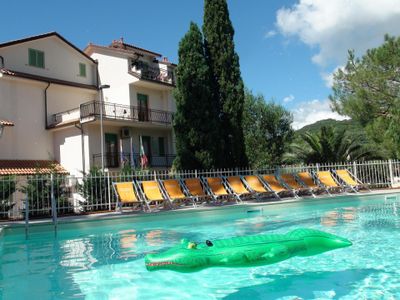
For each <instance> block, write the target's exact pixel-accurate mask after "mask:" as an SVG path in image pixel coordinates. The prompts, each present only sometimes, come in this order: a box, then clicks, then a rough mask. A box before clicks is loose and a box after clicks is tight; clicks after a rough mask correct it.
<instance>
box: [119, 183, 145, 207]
mask: <svg viewBox="0 0 400 300" xmlns="http://www.w3.org/2000/svg"><path fill="white" fill-rule="evenodd" d="M112 186H113V189H114V193H115V196H116V198H117V204H116V207H115V209H116V210H117V209H119V210H120V211H121V212H122V206H123V205H124V204H128V205H131V206H132V209H135V208H137V207H140V208H141V209H143V210H144V207H143V205H142V204H143V202H142V201H140V200H139V199H138V197H136V192H135V185H134V182H133V181H130V182H113V184H112Z"/></svg>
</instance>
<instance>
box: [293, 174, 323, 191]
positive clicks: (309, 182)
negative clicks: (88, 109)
mask: <svg viewBox="0 0 400 300" xmlns="http://www.w3.org/2000/svg"><path fill="white" fill-rule="evenodd" d="M297 178H299V179H300V181H301V182H303V183H304V184H305V185H306V186H307V187H308V188H310V189H311V191H312V193H313V194H314V193H320V192H324V191H326V190H325V188H323V187H320V186H319V185H317V184H316V183H315V181H314V178H313V176H312V175H311V173H310V172H299V173H297Z"/></svg>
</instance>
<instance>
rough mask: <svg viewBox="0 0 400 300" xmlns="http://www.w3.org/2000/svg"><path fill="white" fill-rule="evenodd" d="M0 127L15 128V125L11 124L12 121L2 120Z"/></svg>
mask: <svg viewBox="0 0 400 300" xmlns="http://www.w3.org/2000/svg"><path fill="white" fill-rule="evenodd" d="M0 125H3V126H14V123H13V122H10V121H7V120H1V119H0Z"/></svg>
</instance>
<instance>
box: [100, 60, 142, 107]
mask: <svg viewBox="0 0 400 300" xmlns="http://www.w3.org/2000/svg"><path fill="white" fill-rule="evenodd" d="M92 58H93V59H95V60H98V66H99V79H100V84H107V85H109V86H110V88H108V89H104V90H103V99H104V101H106V102H112V103H118V104H123V105H130V98H129V84H130V83H131V82H132V81H134V80H135V78H134V77H133V76H132V75H130V74H128V61H127V59H126V58H125V57H122V56H111V55H105V54H100V53H94V54H93V55H92Z"/></svg>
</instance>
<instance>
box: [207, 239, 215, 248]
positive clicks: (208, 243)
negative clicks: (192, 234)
mask: <svg viewBox="0 0 400 300" xmlns="http://www.w3.org/2000/svg"><path fill="white" fill-rule="evenodd" d="M206 245H207V246H208V247H212V246H214V244H213V243H212V242H211V241H209V240H207V241H206Z"/></svg>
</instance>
